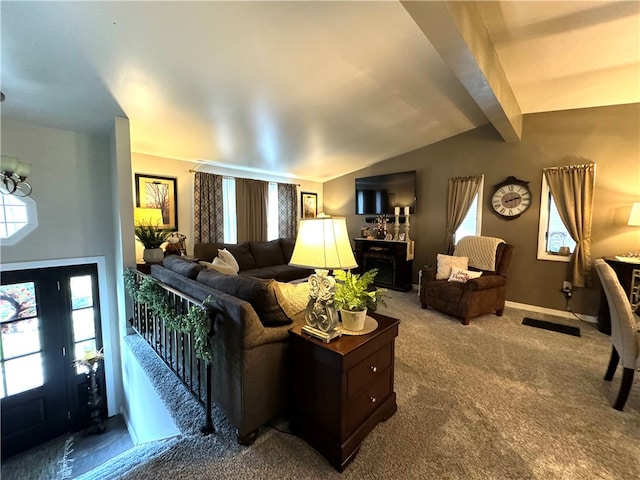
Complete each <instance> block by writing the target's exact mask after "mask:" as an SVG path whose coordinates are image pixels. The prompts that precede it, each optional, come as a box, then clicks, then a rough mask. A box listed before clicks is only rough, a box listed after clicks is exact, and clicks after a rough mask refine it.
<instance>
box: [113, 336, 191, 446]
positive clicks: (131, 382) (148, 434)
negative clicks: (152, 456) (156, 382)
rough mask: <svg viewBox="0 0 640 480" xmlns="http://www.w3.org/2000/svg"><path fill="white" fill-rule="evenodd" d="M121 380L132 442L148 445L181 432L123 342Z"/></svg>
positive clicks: (125, 414)
mask: <svg viewBox="0 0 640 480" xmlns="http://www.w3.org/2000/svg"><path fill="white" fill-rule="evenodd" d="M122 376H123V382H124V385H125V388H126V391H127V395H126V399H125V403H124V405H123V415H124V417H125V421H126V423H127V429H128V430H129V434H130V435H131V438H132V440H133V442H134V443H135V444H136V445H137V444H139V443H145V442H150V441H153V440H158V439H161V438H168V437H173V436H175V435H179V434H180V431H179V430H178V427H176V424H175V422H174V421H173V419H172V418H171V415H170V414H169V412H168V411H167V407H166V406H165V405H164V403H162V400H160V398H159V397H158V394H157V393H156V390H155V388H154V387H153V385H152V384H151V382H150V381H149V377H148V376H147V374H146V373H145V371H144V369H143V368H142V366H141V365H140V363H138V359H137V358H136V356H135V355H134V354H133V352H132V351H131V349H130V348H129V346H128V345H127V343H126V342H122Z"/></svg>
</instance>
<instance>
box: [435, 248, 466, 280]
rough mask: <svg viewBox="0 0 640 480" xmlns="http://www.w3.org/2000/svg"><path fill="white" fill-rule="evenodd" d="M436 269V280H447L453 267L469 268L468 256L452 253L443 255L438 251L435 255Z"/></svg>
mask: <svg viewBox="0 0 640 480" xmlns="http://www.w3.org/2000/svg"><path fill="white" fill-rule="evenodd" d="M436 261H437V267H438V269H437V271H436V280H448V279H449V277H450V276H451V269H452V268H453V267H456V268H460V269H462V270H466V269H467V268H469V257H454V256H452V255H444V254H442V253H439V254H438V256H437V257H436Z"/></svg>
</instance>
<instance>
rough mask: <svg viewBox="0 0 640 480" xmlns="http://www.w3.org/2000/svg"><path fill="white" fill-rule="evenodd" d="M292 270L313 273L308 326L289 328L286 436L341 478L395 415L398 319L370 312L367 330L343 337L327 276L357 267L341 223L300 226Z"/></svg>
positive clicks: (328, 220) (340, 220)
mask: <svg viewBox="0 0 640 480" xmlns="http://www.w3.org/2000/svg"><path fill="white" fill-rule="evenodd" d="M290 265H294V266H300V267H307V268H308V267H311V268H315V269H316V273H315V274H313V275H311V276H310V277H309V303H308V305H307V309H306V313H305V319H306V322H307V325H304V326H299V325H298V326H295V327H294V328H292V329H291V330H289V341H290V351H291V368H292V372H291V388H290V392H291V402H290V405H291V410H290V427H291V431H292V432H293V433H295V434H296V435H299V436H300V437H302V438H304V439H305V440H306V441H307V442H308V443H309V444H310V445H312V446H313V447H314V448H316V449H317V450H318V451H319V452H320V453H321V454H322V455H324V456H325V458H327V460H329V462H330V463H331V465H333V467H334V468H335V469H336V470H338V471H340V472H342V471H343V470H344V468H345V467H346V465H347V464H348V463H349V462H350V461H351V460H352V459H353V458H354V457H355V455H356V454H357V453H358V450H359V449H360V445H361V444H362V442H363V441H364V439H365V438H366V437H367V435H368V434H369V432H370V431H371V430H373V428H374V427H375V426H376V425H377V424H378V423H379V422H380V421H383V420H386V419H388V418H389V417H391V416H392V415H393V414H394V413H395V412H396V410H397V404H396V394H395V392H394V388H393V380H394V358H395V354H394V351H395V350H394V345H395V338H396V337H397V336H398V325H399V323H400V321H399V320H397V319H395V318H391V317H387V316H384V315H380V314H377V313H375V312H371V313H370V315H371V316H372V317H373V320H374V322H376V328H375V329H374V330H373V331H369V333H364V331H363V332H362V333H361V334H360V333H357V334H356V335H352V334H348V335H347V334H346V333H347V332H346V331H344V330H342V329H341V328H340V324H339V321H338V312H337V311H336V309H335V304H334V293H335V287H336V283H335V279H334V278H333V277H332V276H330V275H329V270H337V269H341V270H346V269H352V268H356V267H357V263H356V261H355V258H354V255H353V250H352V249H351V242H350V241H349V237H348V233H347V226H346V222H345V219H344V218H342V217H326V216H319V217H318V218H315V219H304V220H301V221H300V229H299V231H298V237H297V238H296V244H295V247H294V250H293V254H292V256H291V261H290ZM343 332H344V333H345V336H342V337H341V335H342V334H343Z"/></svg>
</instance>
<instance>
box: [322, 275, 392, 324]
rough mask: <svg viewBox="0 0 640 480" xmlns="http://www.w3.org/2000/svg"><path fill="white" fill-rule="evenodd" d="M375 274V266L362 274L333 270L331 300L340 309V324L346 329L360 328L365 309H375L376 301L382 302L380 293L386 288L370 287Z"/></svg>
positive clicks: (365, 312)
mask: <svg viewBox="0 0 640 480" xmlns="http://www.w3.org/2000/svg"><path fill="white" fill-rule="evenodd" d="M377 274H378V269H377V268H374V269H372V270H369V271H367V272H365V273H363V274H362V275H358V274H357V273H351V271H347V272H345V271H344V270H335V271H334V272H333V276H334V277H335V279H336V280H337V282H336V291H335V294H334V297H333V301H334V303H335V306H336V308H337V309H339V310H340V316H341V318H342V325H343V326H344V328H346V329H347V330H354V331H359V330H362V329H363V328H364V322H365V318H366V317H367V310H375V309H376V308H377V306H378V303H384V300H383V298H382V295H383V293H384V292H385V291H386V290H385V289H384V288H371V287H370V286H371V284H372V283H373V281H374V279H375V278H376V275H377Z"/></svg>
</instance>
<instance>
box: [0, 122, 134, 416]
mask: <svg viewBox="0 0 640 480" xmlns="http://www.w3.org/2000/svg"><path fill="white" fill-rule="evenodd" d="M0 133H1V136H2V154H3V155H10V156H14V157H18V158H20V160H21V161H24V162H27V163H30V164H31V175H30V176H29V182H30V183H31V185H32V186H33V193H32V195H31V197H32V198H33V199H34V200H35V202H36V208H37V215H38V227H37V228H36V229H35V230H34V231H33V232H31V233H29V234H28V235H27V236H26V237H24V238H23V239H22V240H20V241H19V242H18V243H17V244H16V245H11V246H7V245H3V244H2V242H1V241H0V246H1V247H2V250H1V257H0V259H1V261H2V265H1V267H2V269H3V270H7V269H12V266H15V265H21V264H22V265H23V264H29V265H32V267H31V268H34V267H37V266H47V265H52V264H55V265H65V264H74V263H77V262H78V259H82V258H98V259H104V268H102V269H101V270H104V272H101V273H100V274H101V284H100V288H101V292H100V293H101V296H104V297H105V299H106V301H107V304H106V307H103V308H102V324H103V325H102V326H103V340H104V343H105V354H106V355H107V359H106V362H105V373H106V375H107V384H108V385H109V387H110V388H109V389H108V398H107V400H108V407H109V413H110V414H111V415H113V414H115V413H117V411H118V408H119V404H120V398H118V393H119V392H121V391H122V386H121V378H120V375H118V374H115V373H116V372H118V371H119V369H120V358H119V353H118V352H119V348H118V343H119V337H118V335H117V332H118V328H119V321H118V313H117V312H118V305H117V302H116V295H115V292H116V285H117V282H116V274H115V270H114V265H115V263H116V257H115V248H114V235H113V231H114V223H115V219H114V213H113V210H112V201H111V198H112V187H113V181H112V176H111V169H110V159H109V151H110V144H109V142H110V140H109V138H108V137H107V136H106V135H105V136H104V137H99V136H94V135H87V134H84V133H78V132H72V131H67V130H58V129H54V128H46V127H40V126H35V125H30V124H26V123H21V122H14V121H10V120H5V119H3V120H2V125H1V130H0ZM100 261H101V262H102V260H100ZM103 279H104V281H103ZM114 332H115V334H114ZM107 364H108V365H107Z"/></svg>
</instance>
